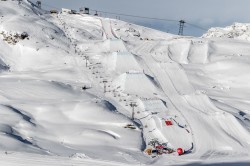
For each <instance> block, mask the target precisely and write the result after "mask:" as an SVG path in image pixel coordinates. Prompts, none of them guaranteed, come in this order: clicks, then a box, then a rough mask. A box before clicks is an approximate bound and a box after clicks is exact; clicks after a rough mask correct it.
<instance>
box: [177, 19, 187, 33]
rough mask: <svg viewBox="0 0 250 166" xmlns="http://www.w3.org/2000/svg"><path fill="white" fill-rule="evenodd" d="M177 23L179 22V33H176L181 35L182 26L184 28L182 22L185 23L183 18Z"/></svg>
mask: <svg viewBox="0 0 250 166" xmlns="http://www.w3.org/2000/svg"><path fill="white" fill-rule="evenodd" d="M179 23H180V27H179V33H178V35H181V36H182V35H183V28H184V24H185V23H186V22H185V21H184V20H180V21H179Z"/></svg>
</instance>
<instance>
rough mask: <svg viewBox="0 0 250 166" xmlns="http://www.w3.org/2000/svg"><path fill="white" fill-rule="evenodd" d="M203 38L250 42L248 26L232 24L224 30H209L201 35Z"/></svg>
mask: <svg viewBox="0 0 250 166" xmlns="http://www.w3.org/2000/svg"><path fill="white" fill-rule="evenodd" d="M202 37H203V38H232V39H240V40H247V41H249V40H250V24H246V23H234V24H233V25H231V26H227V27H225V28H211V29H209V30H208V32H207V33H205V34H203V35H202Z"/></svg>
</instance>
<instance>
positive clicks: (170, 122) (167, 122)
mask: <svg viewBox="0 0 250 166" xmlns="http://www.w3.org/2000/svg"><path fill="white" fill-rule="evenodd" d="M165 123H166V125H167V126H171V125H173V123H172V121H171V120H166V121H165Z"/></svg>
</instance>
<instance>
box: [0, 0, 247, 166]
mask: <svg viewBox="0 0 250 166" xmlns="http://www.w3.org/2000/svg"><path fill="white" fill-rule="evenodd" d="M0 18H1V20H0V50H1V51H0V115H1V116H0V118H1V121H0V140H1V141H0V151H1V153H2V154H1V155H0V158H1V159H0V164H1V165H6V166H8V165H9V166H12V165H17V163H18V164H19V165H51V166H52V165H58V163H59V164H60V165H187V164H190V165H192V164H197V165H212V164H221V165H223V164H225V165H227V164H235V165H248V164H249V163H250V160H249V158H250V156H249V155H250V123H249V122H250V111H249V89H250V86H249V85H248V84H247V82H248V80H249V79H250V77H249V74H248V71H249V65H250V60H249V56H250V46H249V42H248V41H246V40H236V39H232V38H230V39H228V38H195V37H179V36H175V35H171V34H167V33H164V32H160V31H156V30H153V29H149V28H145V27H141V26H138V25H134V24H130V23H126V22H123V21H119V20H114V19H109V18H102V17H97V16H90V15H82V14H76V15H75V14H65V13H59V14H49V13H46V12H45V11H43V10H41V9H38V8H36V6H34V5H32V4H30V2H29V1H26V0H23V2H22V3H21V4H20V5H18V2H17V1H10V0H8V1H0ZM23 32H26V33H27V34H28V37H27V38H25V39H21V38H20V37H18V36H19V35H20V34H22V33H23ZM133 104H134V106H133ZM132 107H134V108H132ZM167 122H171V125H168V123H167ZM152 140H157V141H158V142H159V143H160V144H163V145H164V146H165V147H166V148H169V149H171V150H172V151H171V153H169V154H152V155H148V154H147V153H146V152H145V150H146V149H150V148H154V147H153V146H152V145H151V144H150V143H151V141H152ZM178 148H183V149H184V150H185V151H186V153H185V154H184V155H181V156H179V155H178V154H177V152H176V151H177V149H178ZM224 161H227V163H225V162H224Z"/></svg>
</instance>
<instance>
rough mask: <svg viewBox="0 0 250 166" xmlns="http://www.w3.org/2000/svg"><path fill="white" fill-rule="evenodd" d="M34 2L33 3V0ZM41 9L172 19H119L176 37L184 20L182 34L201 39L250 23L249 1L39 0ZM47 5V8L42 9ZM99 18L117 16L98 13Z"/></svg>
mask: <svg viewBox="0 0 250 166" xmlns="http://www.w3.org/2000/svg"><path fill="white" fill-rule="evenodd" d="M32 1H36V0H32ZM41 1H42V7H43V8H46V9H50V8H58V9H60V8H62V7H64V8H70V9H77V10H78V9H79V7H80V6H83V7H89V8H90V10H99V11H106V12H113V13H121V14H129V15H137V16H143V17H154V18H162V19H171V20H176V21H159V20H151V19H141V18H133V17H125V16H120V19H121V20H124V21H128V22H132V23H136V24H139V25H143V26H147V27H150V28H154V29H158V30H161V31H165V32H169V33H173V34H178V31H179V22H178V20H185V21H186V22H187V23H190V24H192V25H195V26H198V27H200V28H196V27H195V26H191V25H190V24H185V27H184V35H190V36H201V35H202V34H203V33H205V32H206V30H207V29H209V28H211V27H225V26H229V25H232V24H233V23H234V22H241V23H250V10H249V8H250V0H41ZM45 5H46V6H45ZM101 15H102V16H105V17H111V18H116V17H118V16H115V15H109V14H105V13H101Z"/></svg>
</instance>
